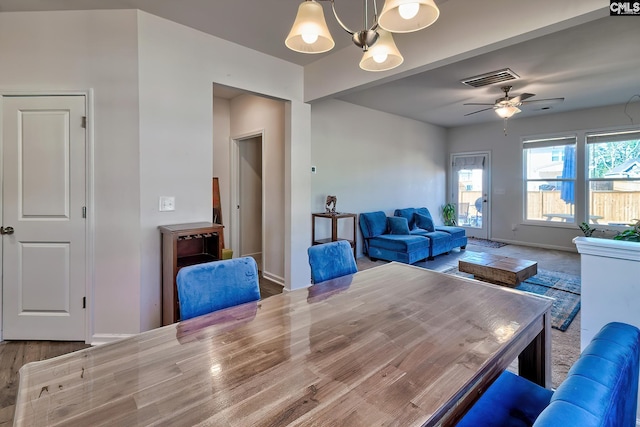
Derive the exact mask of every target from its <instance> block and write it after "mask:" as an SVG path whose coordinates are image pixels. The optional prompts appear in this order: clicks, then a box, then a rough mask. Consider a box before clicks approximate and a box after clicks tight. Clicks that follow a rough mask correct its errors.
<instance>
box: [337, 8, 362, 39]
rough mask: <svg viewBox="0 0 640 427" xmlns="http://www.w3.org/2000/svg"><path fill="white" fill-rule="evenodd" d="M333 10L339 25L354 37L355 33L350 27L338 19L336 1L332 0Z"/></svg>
mask: <svg viewBox="0 0 640 427" xmlns="http://www.w3.org/2000/svg"><path fill="white" fill-rule="evenodd" d="M365 1H366V0H365ZM331 10H333V16H334V17H335V18H336V21H338V24H340V26H341V27H342V29H343V30H345V31H346V32H347V33H349V34H351V35H352V36H353V35H354V34H355V31H351V30H350V29H349V27H347V26H346V25H344V23H343V22H342V21H341V20H340V18H338V13H337V12H336V3H335V1H334V0H331Z"/></svg>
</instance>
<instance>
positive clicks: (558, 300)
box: [444, 267, 580, 332]
mask: <svg viewBox="0 0 640 427" xmlns="http://www.w3.org/2000/svg"><path fill="white" fill-rule="evenodd" d="M444 273H447V274H455V275H457V276H463V277H471V278H472V277H473V276H472V275H471V274H468V273H461V272H460V271H458V268H457V267H453V268H450V269H448V270H446V271H444ZM516 289H519V290H521V291H525V292H531V293H533V294H537V295H545V296H548V297H551V298H553V299H554V302H553V307H551V327H552V328H555V329H558V330H560V331H562V332H564V331H566V330H567V328H568V327H569V325H570V324H571V322H572V321H573V319H574V318H575V317H576V314H578V312H579V311H580V278H579V277H577V276H574V275H572V274H566V273H561V272H558V271H548V270H543V269H540V268H539V269H538V274H536V275H535V276H533V277H530V278H529V279H527V280H525V281H524V282H522V283H520V285H519V286H518V287H516Z"/></svg>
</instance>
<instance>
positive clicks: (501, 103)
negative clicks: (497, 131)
mask: <svg viewBox="0 0 640 427" xmlns="http://www.w3.org/2000/svg"><path fill="white" fill-rule="evenodd" d="M500 89H501V90H502V91H503V92H504V96H503V97H502V98H498V99H496V102H495V103H493V104H485V103H477V102H470V103H467V104H464V105H489V106H490V107H487V108H483V109H482V110H478V111H474V112H473V113H468V114H465V116H470V115H472V114H476V113H480V112H482V111H487V110H495V112H496V114H498V116H500V117H502V118H503V119H505V120H506V119H508V118H510V117H511V116H513V115H514V114H518V113H519V112H520V111H521V110H520V108H518V107H520V106H521V105H525V104H535V103H539V104H546V105H550V104H556V103H559V102H562V101H564V98H547V99H537V100H530V101H525V100H526V99H529V98H532V97H534V96H536V95H535V94H533V93H523V94H521V95H518V96H509V91H510V90H511V86H502V87H501V88H500Z"/></svg>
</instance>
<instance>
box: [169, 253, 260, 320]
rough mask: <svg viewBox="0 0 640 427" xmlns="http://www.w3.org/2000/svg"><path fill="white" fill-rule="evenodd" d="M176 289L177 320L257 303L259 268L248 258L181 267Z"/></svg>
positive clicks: (258, 296)
mask: <svg viewBox="0 0 640 427" xmlns="http://www.w3.org/2000/svg"><path fill="white" fill-rule="evenodd" d="M176 286H177V288H178V304H179V306H180V320H187V319H191V318H192V317H196V316H200V315H203V314H207V313H211V312H212V311H216V310H222V309H223V308H228V307H233V306H234V305H239V304H244V303H246V302H251V301H257V300H259V299H260V284H259V279H258V265H257V264H256V261H255V260H254V259H253V258H251V257H241V258H233V259H228V260H222V261H213V262H207V263H204V264H196V265H190V266H188V267H183V268H181V269H180V270H179V271H178V275H177V276H176Z"/></svg>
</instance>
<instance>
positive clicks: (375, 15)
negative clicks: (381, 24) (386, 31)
mask: <svg viewBox="0 0 640 427" xmlns="http://www.w3.org/2000/svg"><path fill="white" fill-rule="evenodd" d="M364 4H365V5H364V28H367V16H368V15H369V13H368V10H367V5H368V4H369V2H368V0H364ZM377 29H378V6H377V5H376V0H373V25H372V26H371V28H369V31H375V30H377Z"/></svg>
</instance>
